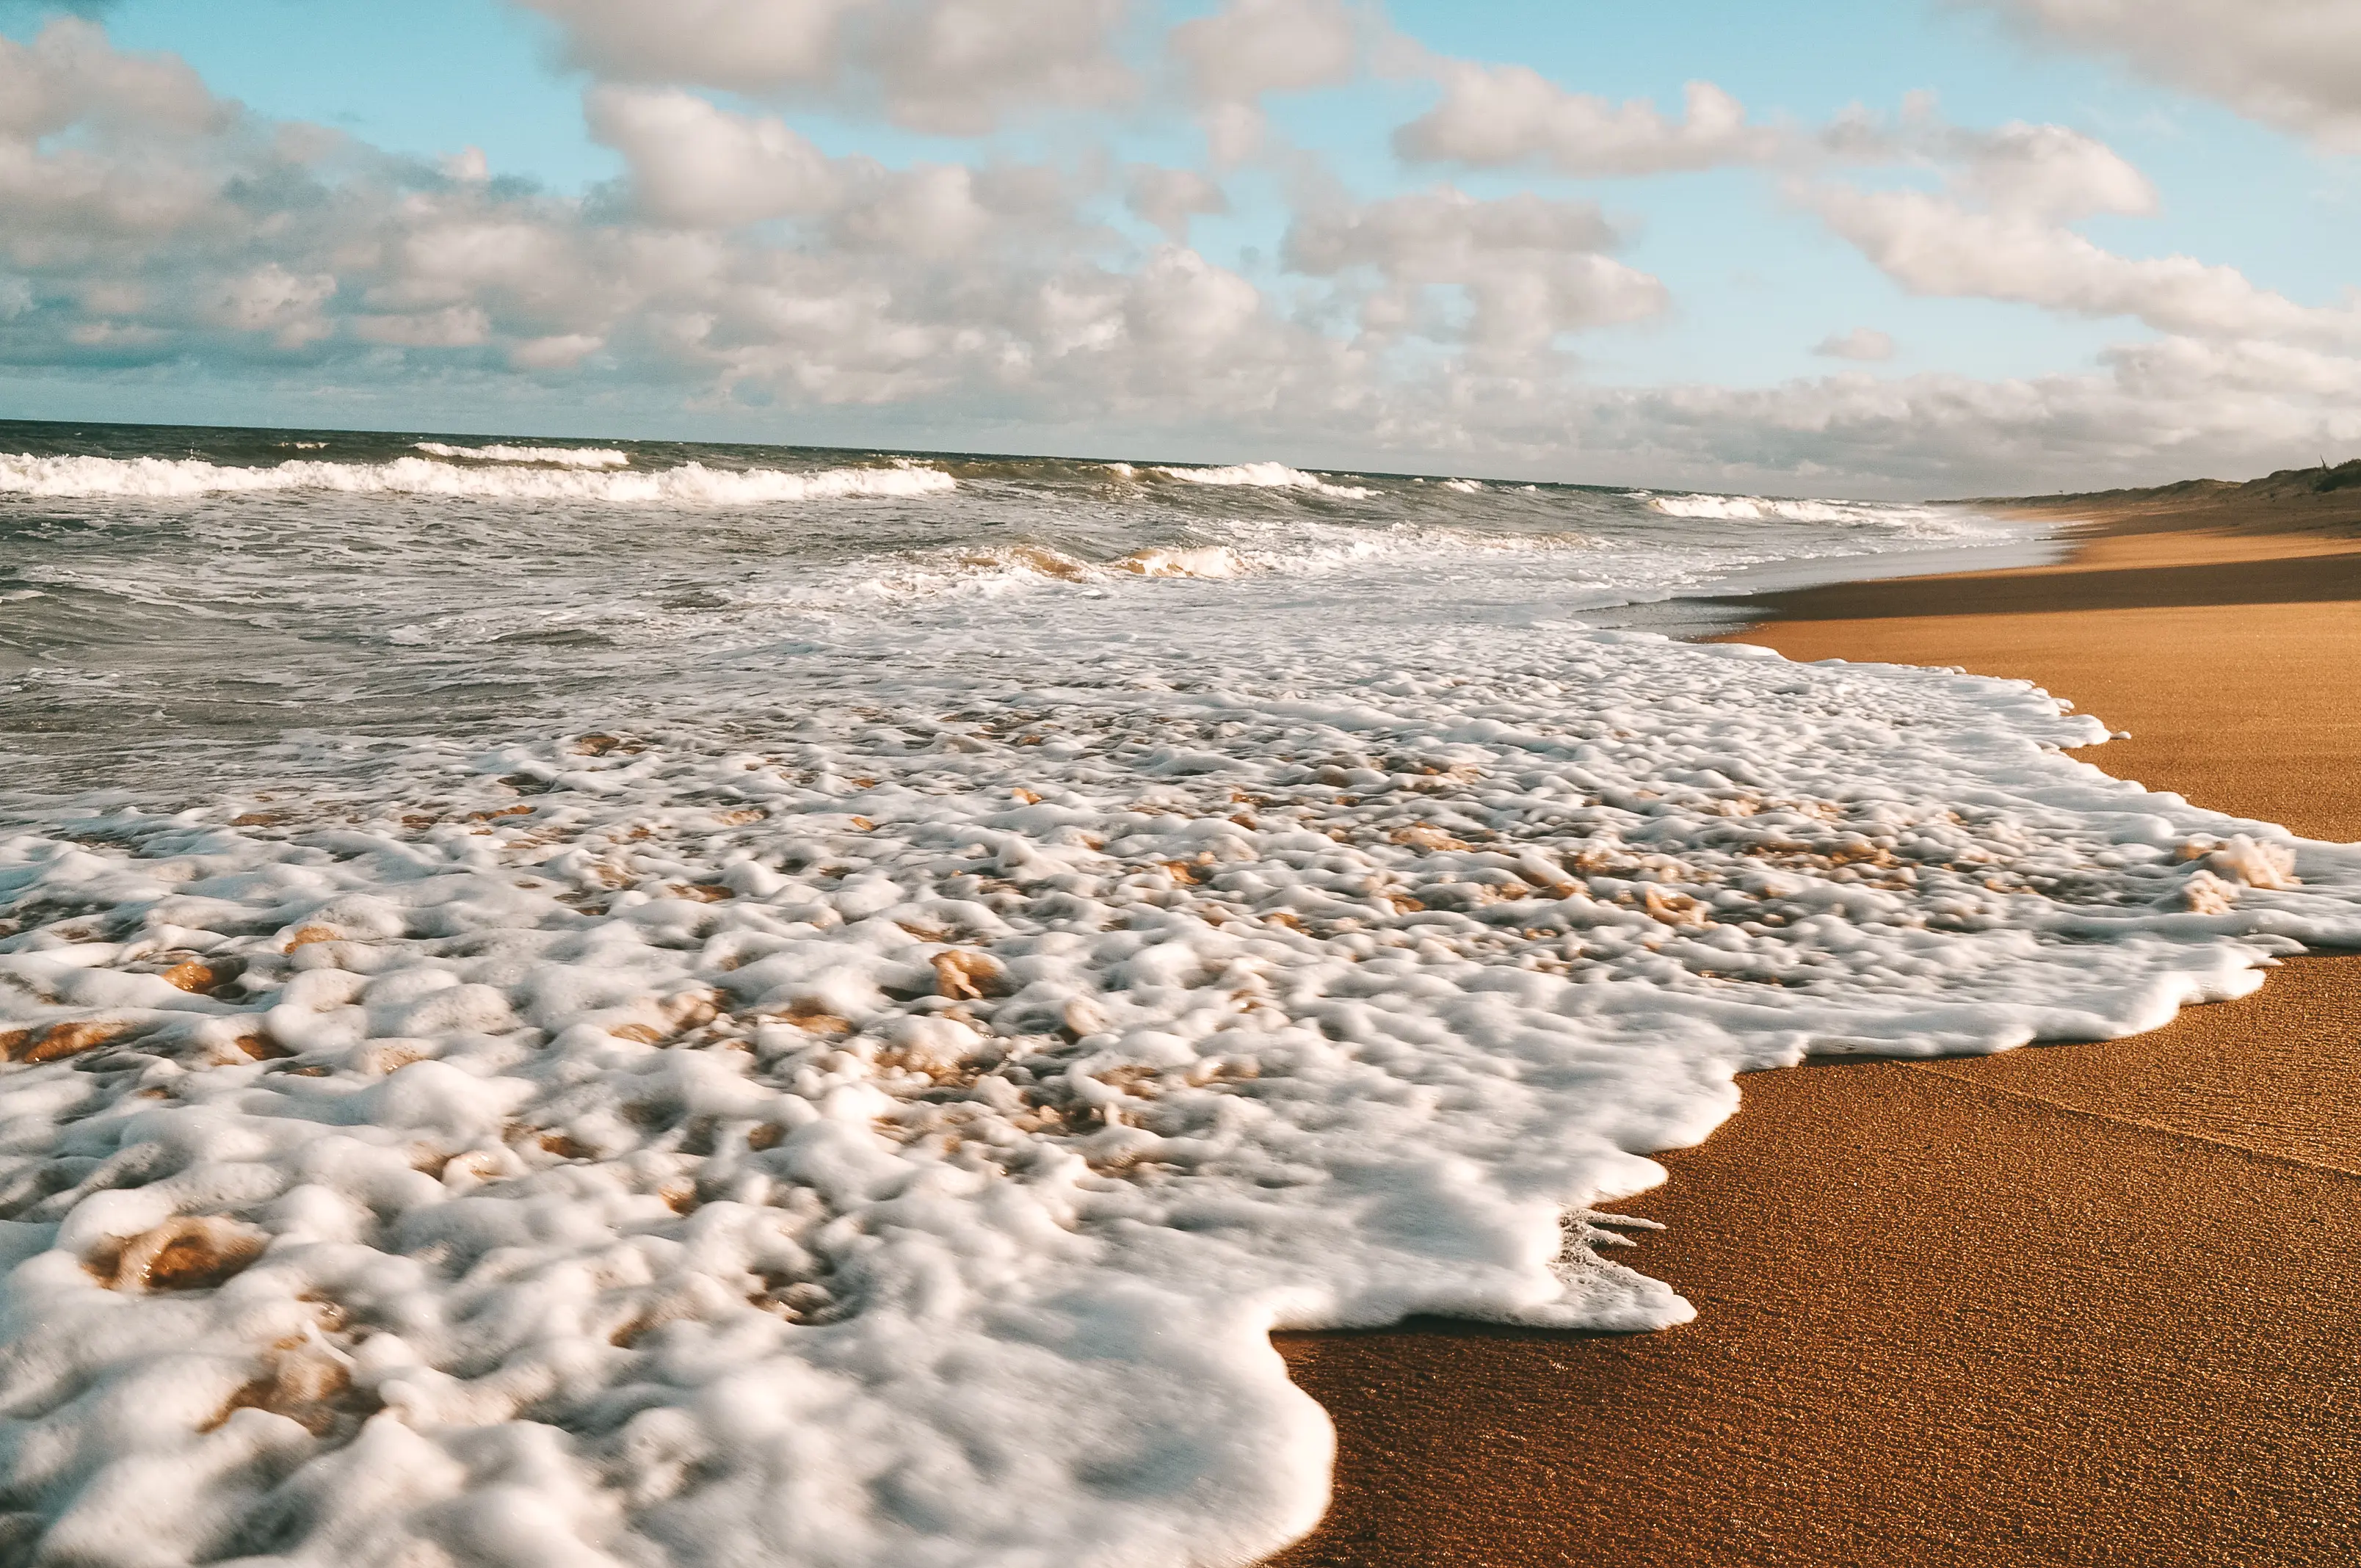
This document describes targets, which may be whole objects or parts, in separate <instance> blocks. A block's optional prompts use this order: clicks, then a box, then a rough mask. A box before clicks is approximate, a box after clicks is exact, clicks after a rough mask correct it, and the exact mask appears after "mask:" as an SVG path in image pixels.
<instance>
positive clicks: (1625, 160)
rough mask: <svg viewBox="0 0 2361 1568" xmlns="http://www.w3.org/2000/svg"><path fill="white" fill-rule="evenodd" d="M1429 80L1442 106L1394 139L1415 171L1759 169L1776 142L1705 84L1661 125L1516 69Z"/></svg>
mask: <svg viewBox="0 0 2361 1568" xmlns="http://www.w3.org/2000/svg"><path fill="white" fill-rule="evenodd" d="M1433 74H1434V76H1435V78H1436V80H1437V81H1438V82H1441V83H1442V86H1443V99H1442V101H1441V102H1440V103H1438V104H1436V105H1435V106H1434V107H1433V108H1432V109H1430V110H1428V111H1427V112H1426V113H1425V114H1424V115H1421V116H1419V117H1418V118H1417V119H1415V120H1412V121H1411V122H1410V123H1409V124H1408V125H1406V126H1402V127H1401V128H1400V130H1398V131H1396V132H1395V133H1394V148H1395V150H1396V151H1398V152H1400V154H1401V156H1402V157H1404V158H1406V159H1411V160H1413V161H1417V162H1427V163H1445V162H1448V163H1462V164H1466V165H1469V166H1472V167H1477V168H1504V167H1507V166H1510V165H1513V164H1521V163H1539V164H1543V165H1545V166H1546V167H1548V168H1551V169H1554V170H1556V171H1557V172H1559V173H1561V174H1573V175H1580V176H1590V177H1598V176H1609V175H1637V174H1662V173H1666V172H1669V171H1673V170H1696V169H1710V168H1713V167H1715V166H1716V165H1719V164H1727V163H1759V162H1763V161H1765V160H1766V159H1770V158H1772V157H1773V156H1774V155H1776V153H1777V152H1778V151H1779V148H1780V147H1781V145H1782V143H1783V140H1784V138H1783V137H1782V136H1781V134H1780V133H1779V132H1778V131H1776V130H1774V129H1773V128H1771V127H1768V126H1758V125H1749V124H1748V123H1747V119H1746V109H1745V107H1744V105H1742V104H1740V103H1739V101H1738V100H1737V99H1735V98H1733V97H1731V96H1730V94H1729V93H1725V92H1723V91H1722V90H1721V89H1720V88H1719V87H1717V86H1715V85H1714V84H1713V83H1712V82H1690V83H1689V84H1688V88H1687V92H1686V108H1685V112H1684V114H1683V115H1682V116H1681V117H1680V118H1678V119H1668V118H1666V117H1665V116H1664V114H1663V113H1662V112H1661V111H1660V110H1658V109H1657V107H1656V106H1655V104H1652V103H1649V102H1648V101H1647V100H1645V99H1633V100H1631V101H1629V102H1626V103H1622V104H1613V103H1609V101H1608V100H1606V99H1604V98H1598V97H1594V96H1592V95H1591V94H1589V93H1569V92H1567V91H1566V90H1565V88H1563V87H1560V86H1558V85H1557V84H1556V83H1555V82H1551V81H1550V80H1548V79H1547V78H1546V77H1544V76H1543V75H1542V74H1541V73H1540V72H1539V71H1533V70H1531V69H1530V68H1528V67H1525V66H1521V65H1479V64H1476V63H1474V62H1472V61H1467V60H1442V61H1438V62H1436V64H1435V65H1434V67H1433Z"/></svg>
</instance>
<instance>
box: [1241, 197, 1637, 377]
mask: <svg viewBox="0 0 2361 1568" xmlns="http://www.w3.org/2000/svg"><path fill="white" fill-rule="evenodd" d="M1616 240H1617V236H1616V234H1615V231H1614V230H1613V228H1612V227H1610V226H1609V224H1608V222H1607V220H1606V218H1605V217H1604V216H1602V215H1601V214H1600V213H1599V211H1598V205H1597V204H1596V203H1590V202H1565V201H1552V200H1549V199H1547V198H1545V197H1542V196H1536V195H1532V194H1530V193H1528V194H1523V195H1517V196H1510V197H1504V198H1501V199H1499V200H1497V201H1478V200H1477V199H1476V198H1474V197H1472V196H1468V195H1466V194H1465V193H1464V192H1459V191H1455V190H1452V189H1450V188H1448V187H1444V188H1443V189H1440V190H1435V191H1426V192H1416V193H1414V194H1411V195H1407V196H1397V197H1393V198H1391V199H1389V200H1386V201H1381V202H1372V203H1367V204H1366V205H1332V206H1326V207H1323V208H1318V209H1314V210H1312V211H1308V212H1306V213H1304V214H1301V215H1300V216H1298V218H1297V219H1296V222H1295V225H1294V226H1293V227H1292V228H1291V229H1290V230H1289V231H1288V236H1287V245H1286V255H1287V260H1288V265H1289V266H1290V267H1291V268H1293V269H1295V270H1297V271H1299V272H1302V273H1305V274H1307V275H1309V276H1312V277H1323V278H1332V277H1338V276H1344V275H1349V274H1352V273H1353V272H1355V271H1356V270H1367V271H1368V272H1370V273H1373V274H1375V276H1376V277H1377V279H1378V280H1379V286H1378V288H1377V289H1376V290H1374V291H1372V292H1371V293H1370V294H1369V295H1368V296H1367V298H1366V299H1365V300H1364V301H1363V302H1362V305H1361V311H1360V320H1361V324H1362V327H1363V329H1364V330H1365V331H1367V332H1369V333H1372V334H1376V335H1378V336H1381V337H1385V336H1393V335H1397V334H1415V335H1418V336H1422V337H1428V338H1433V339H1436V340H1439V341H1454V340H1455V341H1464V342H1465V343H1466V345H1468V346H1469V347H1471V348H1474V349H1476V350H1477V351H1478V352H1479V353H1482V354H1484V355H1487V356H1494V357H1498V356H1525V355H1532V354H1534V353H1537V352H1540V351H1543V350H1545V349H1546V348H1548V346H1549V345H1550V343H1551V340H1552V339H1553V338H1554V337H1556V336H1557V335H1558V334H1561V333H1565V332H1575V331H1579V330H1581V329H1583V328H1586V327H1593V326H1601V325H1606V324H1609V323H1618V322H1629V321H1636V320H1639V319H1641V318H1643V317H1646V316H1651V315H1654V314H1656V313H1659V312H1661V311H1663V310H1664V305H1665V302H1666V298H1667V296H1666V293H1665V291H1664V284H1662V283H1661V282H1659V281H1658V280H1655V279H1654V278H1652V277H1650V276H1649V275H1648V274H1646V273H1644V272H1641V271H1638V270H1636V269H1632V268H1630V267H1626V266H1624V265H1623V264H1622V263H1621V262H1619V261H1616V260H1613V259H1612V258H1609V257H1608V256H1606V255H1604V254H1602V253H1603V252H1604V251H1606V250H1607V249H1609V247H1612V246H1613V245H1614V244H1615V243H1616ZM1437 288H1450V289H1456V290H1458V291H1462V292H1463V294H1464V297H1465V300H1466V308H1467V319H1466V323H1464V324H1460V323H1455V322H1453V320H1452V319H1451V316H1450V314H1449V308H1448V306H1447V304H1446V305H1443V306H1440V307H1438V305H1437V303H1436V302H1434V301H1433V300H1432V299H1431V298H1429V297H1428V294H1427V291H1430V290H1433V289H1437ZM1438 309H1439V310H1440V313H1438Z"/></svg>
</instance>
